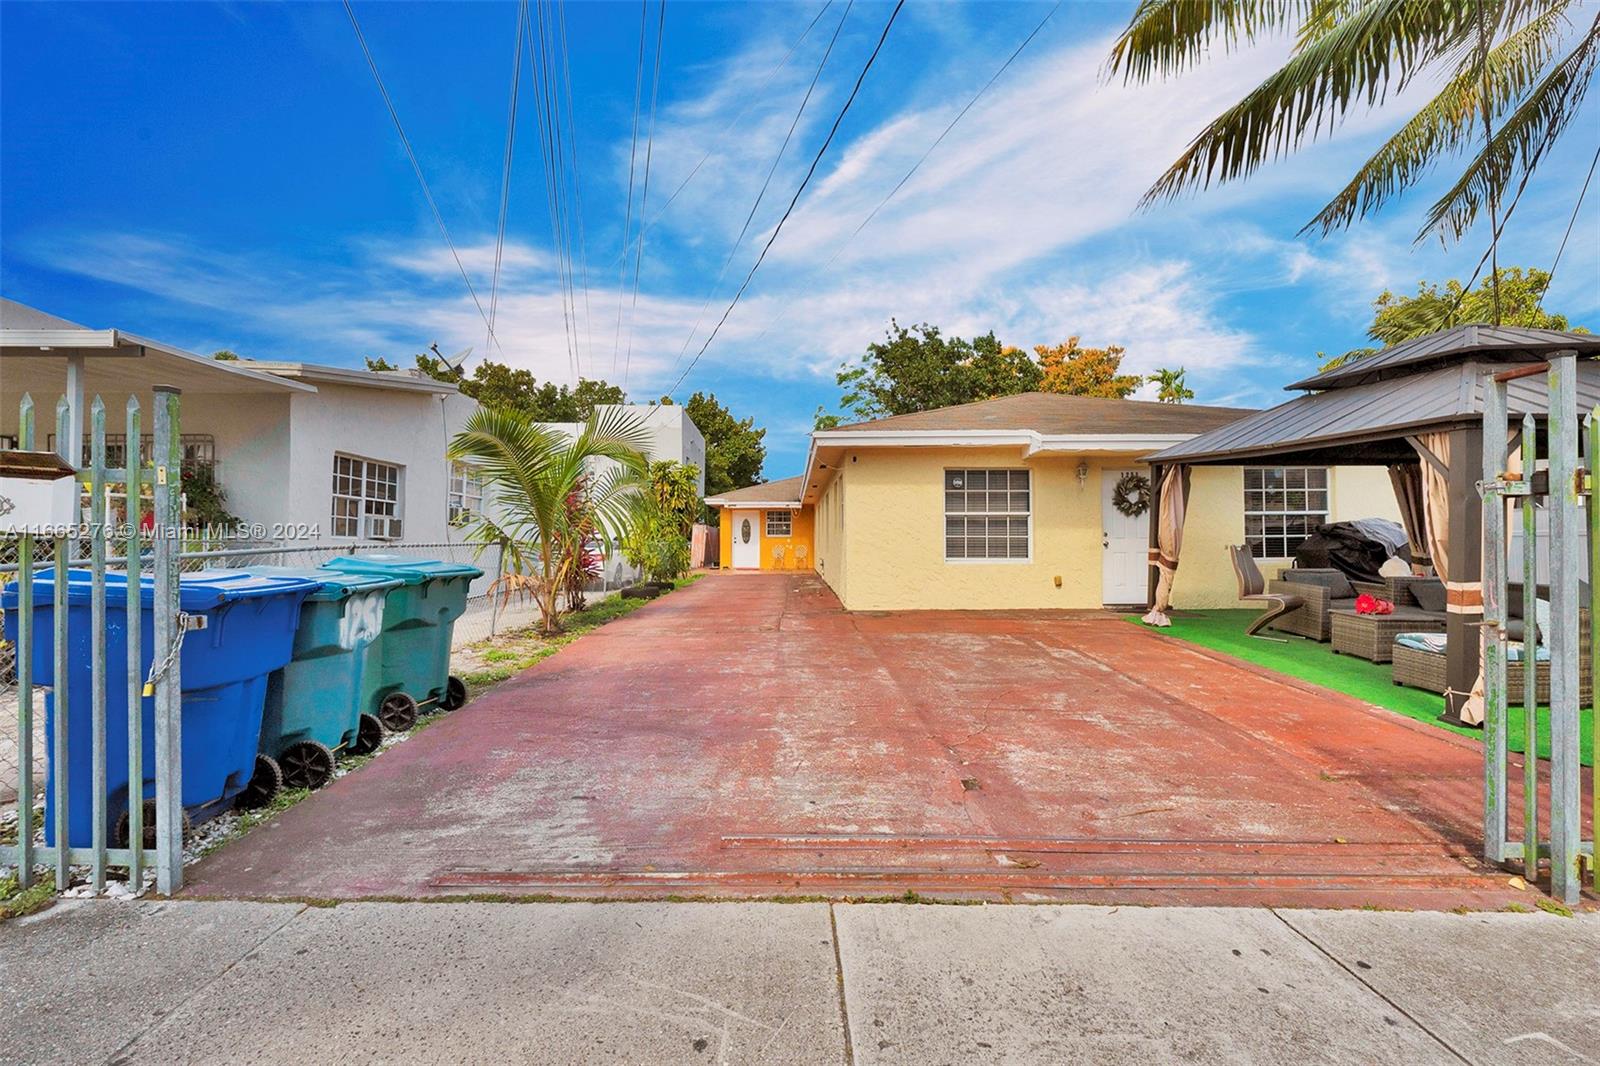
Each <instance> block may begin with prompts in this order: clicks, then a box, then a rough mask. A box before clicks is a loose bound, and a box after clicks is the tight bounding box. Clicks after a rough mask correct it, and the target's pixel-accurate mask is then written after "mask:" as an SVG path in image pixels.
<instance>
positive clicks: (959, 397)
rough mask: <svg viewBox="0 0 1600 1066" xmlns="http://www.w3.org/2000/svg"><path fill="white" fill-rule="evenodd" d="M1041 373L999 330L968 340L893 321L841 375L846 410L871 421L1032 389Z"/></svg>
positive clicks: (1037, 386)
mask: <svg viewBox="0 0 1600 1066" xmlns="http://www.w3.org/2000/svg"><path fill="white" fill-rule="evenodd" d="M1041 376H1042V374H1041V371H1040V369H1039V365H1038V364H1037V363H1035V362H1034V361H1033V359H1032V358H1030V357H1029V355H1028V354H1027V353H1026V352H1024V351H1022V350H1020V349H1018V348H1011V347H1003V346H1002V345H1001V344H1000V342H999V341H998V340H996V339H995V335H994V332H993V331H990V332H989V333H986V334H984V335H983V336H981V337H976V338H974V339H973V340H971V341H968V340H965V339H963V338H961V337H956V336H951V337H945V336H944V335H943V334H941V333H940V331H939V328H938V327H937V326H931V325H928V324H927V323H923V324H921V325H917V326H912V327H910V328H909V329H908V328H906V327H905V326H902V325H900V323H898V322H894V321H891V322H890V328H889V331H888V334H887V335H886V336H885V338H884V339H883V340H882V341H879V342H877V343H875V344H870V345H868V346H867V354H866V356H865V357H864V358H863V359H862V360H861V362H860V363H859V364H857V365H856V366H853V367H847V368H845V369H843V370H841V371H839V374H838V377H837V379H836V380H837V381H838V384H839V387H840V388H842V389H844V390H846V391H845V394H844V396H843V397H842V398H841V399H840V401H839V402H840V405H841V406H842V407H843V409H844V411H845V412H846V413H847V414H849V415H851V416H853V417H854V418H856V419H861V420H865V419H870V418H882V417H884V416H886V415H904V414H910V413H912V412H914V411H930V410H933V409H935V408H939V407H951V406H953V405H955V404H960V403H972V402H973V401H975V400H988V399H992V398H993V397H995V396H1013V395H1015V394H1017V393H1019V392H1031V391H1033V390H1035V389H1037V388H1039V383H1040V380H1041Z"/></svg>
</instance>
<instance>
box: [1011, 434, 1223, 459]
mask: <svg viewBox="0 0 1600 1066" xmlns="http://www.w3.org/2000/svg"><path fill="white" fill-rule="evenodd" d="M1036 436H1037V439H1036V440H1035V441H1034V443H1032V444H1030V445H1029V446H1028V448H1027V450H1026V451H1025V452H1024V454H1025V455H1029V456H1033V455H1051V454H1067V455H1082V454H1086V453H1095V452H1119V453H1125V452H1137V453H1139V454H1141V455H1142V454H1148V453H1150V452H1153V451H1160V450H1161V449H1163V448H1170V447H1172V446H1173V445H1175V444H1182V443H1183V442H1184V441H1186V440H1188V439H1189V438H1190V437H1191V436H1193V434H1188V433H1185V434H1176V435H1174V434H1152V433H1068V434H1058V435H1055V436H1044V435H1036Z"/></svg>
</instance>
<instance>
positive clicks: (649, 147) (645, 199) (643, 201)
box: [622, 0, 667, 391]
mask: <svg viewBox="0 0 1600 1066" xmlns="http://www.w3.org/2000/svg"><path fill="white" fill-rule="evenodd" d="M657 11H658V12H659V15H658V17H657V18H656V63H655V73H654V74H653V75H652V76H651V79H650V129H649V132H648V133H647V134H646V136H645V143H644V192H643V194H642V195H641V196H640V198H639V246H638V248H637V249H636V250H635V252H634V259H633V306H632V307H631V308H629V310H628V354H627V356H626V357H625V359H624V360H623V363H622V388H623V390H624V391H626V390H627V388H628V368H629V367H631V366H632V365H633V325H634V320H635V318H636V317H637V315H638V313H639V269H640V267H642V266H643V265H644V219H645V212H646V211H647V210H649V207H650V158H651V156H652V155H653V154H654V149H655V143H656V99H657V97H658V96H659V94H660V92H661V40H662V35H663V33H665V31H666V28H667V0H660V4H659V6H658V8H657Z"/></svg>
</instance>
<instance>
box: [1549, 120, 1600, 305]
mask: <svg viewBox="0 0 1600 1066" xmlns="http://www.w3.org/2000/svg"><path fill="white" fill-rule="evenodd" d="M1596 163H1600V148H1596V149H1595V150H1594V158H1593V159H1591V160H1590V161H1589V173H1588V176H1586V177H1585V178H1584V179H1583V188H1582V189H1579V190H1578V202H1577V203H1575V204H1573V205H1572V217H1571V218H1569V219H1567V232H1565V233H1563V234H1562V235H1561V247H1559V248H1557V249H1556V258H1555V261H1554V262H1552V263H1551V264H1550V279H1551V281H1552V282H1553V281H1554V280H1555V276H1556V267H1558V266H1560V265H1561V253H1562V252H1565V251H1566V250H1567V238H1568V237H1570V236H1572V226H1573V223H1575V222H1577V221H1578V210H1579V208H1581V207H1583V198H1584V197H1585V196H1586V195H1588V193H1589V182H1590V181H1591V180H1592V179H1593V178H1594V166H1595V164H1596Z"/></svg>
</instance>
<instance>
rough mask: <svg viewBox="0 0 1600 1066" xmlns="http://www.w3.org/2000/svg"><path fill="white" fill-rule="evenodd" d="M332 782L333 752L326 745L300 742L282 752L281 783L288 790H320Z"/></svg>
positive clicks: (308, 741) (311, 741) (309, 741)
mask: <svg viewBox="0 0 1600 1066" xmlns="http://www.w3.org/2000/svg"><path fill="white" fill-rule="evenodd" d="M331 780H333V752H331V751H329V750H328V746H327V745H326V744H322V743H319V742H318V741H315V740H302V741H300V742H299V743H298V744H291V745H289V746H288V747H287V748H285V749H284V750H283V783H284V784H285V785H287V786H288V787H289V788H321V787H322V786H323V785H326V784H327V783H328V782H329V781H331Z"/></svg>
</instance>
